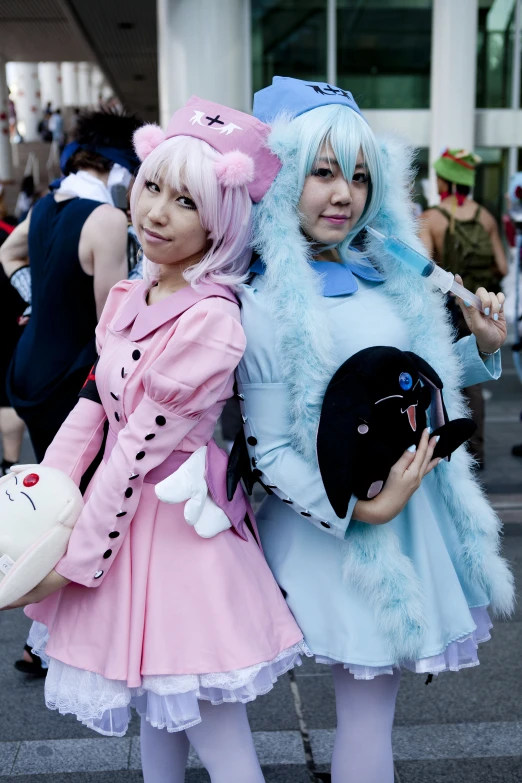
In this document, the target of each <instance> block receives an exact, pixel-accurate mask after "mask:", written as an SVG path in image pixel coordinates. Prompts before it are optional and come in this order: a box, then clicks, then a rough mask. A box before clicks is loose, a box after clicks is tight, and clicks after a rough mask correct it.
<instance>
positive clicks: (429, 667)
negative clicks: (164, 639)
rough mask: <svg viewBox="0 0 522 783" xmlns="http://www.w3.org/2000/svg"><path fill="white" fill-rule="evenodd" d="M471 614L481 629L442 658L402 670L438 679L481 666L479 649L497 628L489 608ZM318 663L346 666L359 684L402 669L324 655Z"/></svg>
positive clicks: (414, 663) (424, 660)
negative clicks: (491, 631) (352, 661)
mask: <svg viewBox="0 0 522 783" xmlns="http://www.w3.org/2000/svg"><path fill="white" fill-rule="evenodd" d="M470 612H471V616H472V617H473V622H474V623H475V625H476V626H477V627H476V629H475V630H474V631H473V632H472V633H470V634H468V635H467V636H463V637H462V638H460V639H455V640H454V641H452V642H450V643H449V644H448V646H447V647H446V649H445V650H443V651H442V652H441V653H439V654H438V655H431V656H430V657H428V658H419V659H418V660H416V661H405V662H404V663H403V664H402V668H404V669H407V670H408V671H410V672H414V673H416V674H434V675H437V674H441V673H442V672H447V671H451V672H458V671H460V669H469V668H471V667H472V666H479V664H480V661H479V659H478V653H477V650H478V646H479V644H481V643H482V642H487V641H489V639H491V634H490V633H489V632H490V630H491V628H492V627H493V623H492V622H491V619H490V617H489V614H488V610H487V608H486V607H485V606H479V607H476V608H473V609H470ZM315 660H316V662H317V663H324V664H326V665H328V666H335V665H338V664H342V665H343V666H344V668H345V669H348V671H349V672H350V674H353V676H354V677H355V679H356V680H373V679H374V677H378V676H379V675H381V674H393V670H394V669H397V668H398V667H397V666H394V665H390V666H364V665H361V664H356V663H344V661H336V660H335V659H333V658H328V657H327V656H324V655H316V656H315Z"/></svg>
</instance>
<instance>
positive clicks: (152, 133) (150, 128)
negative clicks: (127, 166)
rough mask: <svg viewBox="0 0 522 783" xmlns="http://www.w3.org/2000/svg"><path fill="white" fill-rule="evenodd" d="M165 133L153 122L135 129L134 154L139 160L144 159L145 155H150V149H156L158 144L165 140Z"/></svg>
mask: <svg viewBox="0 0 522 783" xmlns="http://www.w3.org/2000/svg"><path fill="white" fill-rule="evenodd" d="M165 138H166V136H165V133H164V132H163V131H162V130H161V128H160V126H159V125H155V124H154V123H148V124H147V125H142V127H141V128H138V130H137V131H134V136H133V139H132V140H133V143H134V149H135V150H136V155H137V156H138V158H139V159H140V160H141V161H144V160H145V158H146V157H147V155H150V153H151V152H152V150H154V149H156V147H157V146H158V144H161V142H162V141H165Z"/></svg>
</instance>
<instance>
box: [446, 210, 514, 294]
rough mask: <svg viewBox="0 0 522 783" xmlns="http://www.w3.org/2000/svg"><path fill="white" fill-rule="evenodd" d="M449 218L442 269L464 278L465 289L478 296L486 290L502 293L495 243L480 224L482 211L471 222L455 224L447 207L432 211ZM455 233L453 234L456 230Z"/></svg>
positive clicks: (476, 213) (455, 221)
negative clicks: (494, 248)
mask: <svg viewBox="0 0 522 783" xmlns="http://www.w3.org/2000/svg"><path fill="white" fill-rule="evenodd" d="M432 208H433V209H436V210H437V211H438V212H441V213H442V214H443V215H444V216H445V217H447V218H448V221H449V225H448V228H447V229H446V233H445V235H444V245H443V249H442V260H441V266H443V267H444V269H447V270H448V271H449V272H451V273H452V274H454V275H455V274H458V275H460V276H461V277H462V280H463V283H464V286H465V288H467V289H469V290H470V291H473V292H475V291H476V290H477V288H479V287H480V286H482V287H483V288H485V289H486V290H487V291H495V292H497V291H499V290H500V285H499V284H500V279H501V275H500V272H499V269H498V267H497V265H496V263H495V255H494V253H493V246H492V244H491V239H490V236H489V234H488V232H487V231H486V229H485V228H484V226H483V225H482V223H481V222H480V220H479V216H480V211H481V209H482V207H480V206H479V207H477V211H476V212H475V214H474V216H473V217H472V218H471V219H470V220H452V216H451V215H450V213H449V212H447V211H446V210H445V209H443V207H438V206H437V207H432ZM452 229H453V230H452Z"/></svg>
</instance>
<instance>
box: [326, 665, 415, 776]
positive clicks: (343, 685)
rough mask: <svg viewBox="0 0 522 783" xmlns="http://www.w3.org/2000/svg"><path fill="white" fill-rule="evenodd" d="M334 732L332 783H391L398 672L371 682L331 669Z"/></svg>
mask: <svg viewBox="0 0 522 783" xmlns="http://www.w3.org/2000/svg"><path fill="white" fill-rule="evenodd" d="M332 674H333V681H334V687H335V700H336V709H337V731H336V734H335V743H334V750H333V756H332V783H393V778H394V774H393V755H392V743H391V733H392V726H393V716H394V713H395V699H396V697H397V691H398V690H399V682H400V670H398V669H394V673H393V674H392V675H390V674H383V675H380V676H379V677H375V678H374V679H373V680H356V679H355V677H354V676H353V674H350V672H349V671H348V670H347V669H344V668H343V667H342V666H332Z"/></svg>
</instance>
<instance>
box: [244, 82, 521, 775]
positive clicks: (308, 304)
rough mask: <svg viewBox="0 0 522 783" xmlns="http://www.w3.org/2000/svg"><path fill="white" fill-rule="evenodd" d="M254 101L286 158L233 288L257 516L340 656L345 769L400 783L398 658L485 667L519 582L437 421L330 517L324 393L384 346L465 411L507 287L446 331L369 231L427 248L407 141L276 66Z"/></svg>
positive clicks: (259, 212)
mask: <svg viewBox="0 0 522 783" xmlns="http://www.w3.org/2000/svg"><path fill="white" fill-rule="evenodd" d="M254 114H255V115H256V116H257V117H258V118H260V119H261V120H263V121H265V122H269V123H272V134H271V136H270V139H269V143H270V147H271V149H272V151H273V152H275V153H276V154H277V155H278V156H279V158H280V159H281V161H282V164H283V165H282V169H281V171H280V172H279V174H278V176H277V178H276V179H275V181H274V183H273V184H272V186H271V188H270V190H269V191H268V192H267V194H266V195H265V196H264V198H263V199H262V200H261V202H260V203H259V204H258V205H256V207H255V218H254V221H255V239H254V242H255V249H256V251H257V253H258V259H257V260H256V262H255V263H254V265H253V266H252V268H251V272H252V276H251V278H250V281H249V283H248V284H246V285H244V286H242V289H241V291H240V297H241V302H242V323H243V327H244V329H245V332H246V335H247V349H246V352H245V354H244V357H243V359H242V361H241V363H240V365H239V368H238V371H237V387H238V396H239V399H240V404H241V409H242V415H243V421H244V423H245V424H244V426H245V435H246V441H247V444H248V456H249V462H250V463H251V464H252V466H253V467H254V471H253V472H254V475H255V477H256V478H257V479H258V480H259V481H260V482H261V483H262V484H263V485H264V487H265V488H266V490H267V492H268V497H267V498H266V499H265V501H264V503H263V504H262V506H261V509H260V511H259V515H258V523H259V530H260V534H261V538H262V543H263V547H264V550H265V554H266V557H267V559H268V562H269V564H270V567H271V568H272V570H273V573H274V574H275V577H276V579H277V581H278V583H279V585H280V587H281V589H282V590H283V592H284V594H285V595H286V599H287V601H288V605H289V606H290V609H291V610H292V612H293V614H294V616H295V617H296V619H297V622H298V624H299V625H300V627H301V629H302V630H303V633H304V636H305V640H306V643H307V645H308V647H309V649H310V651H311V653H312V654H313V655H314V656H315V659H316V660H317V661H318V662H320V663H324V664H327V665H330V666H331V667H332V672H333V676H334V685H335V692H336V700H337V715H338V727H337V735H336V741H335V746H334V754H333V761H332V781H333V783H341V781H342V783H392V781H393V760H392V752H391V727H392V723H393V715H394V707H395V698H396V694H397V690H398V686H399V678H400V669H401V668H402V667H405V668H408V669H410V670H412V671H414V672H420V673H423V674H424V675H426V674H428V675H429V674H438V673H440V672H442V671H447V670H452V671H454V670H458V669H460V668H464V667H468V666H475V665H477V664H478V662H479V661H478V656H477V646H478V643H479V642H483V641H486V640H487V639H488V638H489V629H490V627H491V623H490V620H489V615H488V607H490V608H491V609H492V610H493V611H496V612H497V613H499V614H501V615H505V614H509V612H510V611H511V610H512V605H513V582H512V576H511V573H510V571H509V569H508V567H507V565H506V563H505V562H504V560H503V559H502V558H501V557H500V555H499V538H498V533H499V526H500V523H499V520H498V519H497V517H496V516H495V514H494V512H493V510H492V509H491V507H490V506H489V505H488V503H487V501H486V499H485V498H484V496H483V494H482V491H481V489H480V487H479V486H478V484H477V482H476V481H475V478H474V476H473V473H472V470H471V464H470V458H469V456H468V454H467V453H466V451H465V449H464V448H460V449H458V450H457V451H456V452H455V453H454V454H453V455H452V459H451V461H450V462H449V461H442V460H440V459H434V458H433V452H434V448H435V446H436V440H437V439H436V438H435V437H431V439H430V434H429V431H428V430H425V431H424V432H423V434H422V438H421V439H420V442H419V444H418V446H417V449H416V450H409V451H406V452H405V453H404V454H403V455H402V457H401V458H400V459H399V461H398V462H397V463H396V464H395V465H394V467H393V468H392V470H391V472H390V475H389V478H388V479H387V481H386V483H385V484H384V487H383V488H382V491H380V492H379V493H378V494H377V495H376V496H375V497H372V496H371V494H370V496H369V497H366V498H358V497H356V496H352V498H351V499H350V501H349V504H348V511H347V513H346V515H345V517H344V518H342V517H340V516H338V515H337V514H336V513H335V511H334V510H333V508H332V506H331V504H330V502H329V501H328V498H327V495H326V492H325V487H324V484H323V481H322V479H321V474H320V470H319V465H318V460H317V454H316V436H317V429H318V424H319V418H320V414H321V406H322V402H323V398H324V394H325V390H326V388H327V386H328V383H329V381H330V379H331V378H332V376H333V374H334V373H335V372H336V370H337V368H339V367H340V365H342V364H343V363H344V362H345V361H346V360H347V359H348V358H349V357H351V356H353V355H354V354H355V353H357V352H358V351H360V350H362V349H365V348H369V347H372V346H392V347H395V348H399V349H400V350H402V351H413V352H415V353H416V354H418V355H420V357H422V359H424V360H425V361H426V362H428V363H429V364H430V365H431V366H432V368H434V369H435V371H436V373H438V375H439V376H440V378H441V379H442V381H443V384H444V399H445V403H446V406H447V410H448V413H449V417H450V418H451V419H454V418H457V417H459V416H463V415H465V408H464V405H463V403H462V400H461V396H460V392H459V388H461V387H462V386H468V385H470V384H473V383H478V382H482V381H486V380H491V379H495V378H498V377H499V375H500V355H499V349H500V346H501V345H502V343H503V342H504V340H505V335H506V328H505V318H504V315H503V312H502V304H503V296H502V294H500V295H499V296H498V297H497V296H495V295H494V294H490V293H488V292H487V291H485V290H483V289H479V291H478V292H477V293H478V295H479V296H480V298H481V300H482V303H483V307H484V308H485V313H486V314H485V315H483V314H481V313H480V312H479V311H478V310H475V309H474V308H472V307H466V306H465V305H464V303H463V304H462V308H463V311H465V317H466V319H467V320H468V322H469V324H470V328H471V331H472V332H473V334H472V335H471V336H470V337H467V338H464V339H462V340H460V341H459V342H457V343H454V342H453V339H452V333H451V329H450V326H449V324H448V322H447V317H446V313H445V307H444V300H443V297H442V296H441V295H440V294H439V293H435V292H434V291H431V290H430V289H428V288H427V285H426V282H425V281H424V280H423V279H422V278H421V277H420V276H419V277H418V278H417V277H413V276H412V273H411V272H410V271H408V269H406V267H404V268H403V267H402V266H401V265H400V264H399V263H398V262H397V261H395V260H394V259H393V258H391V256H389V255H387V254H386V253H385V252H384V250H383V248H382V246H381V245H380V244H378V243H377V244H376V243H375V240H372V239H371V238H370V237H369V236H368V235H367V234H366V232H365V231H364V228H365V226H366V225H368V224H371V225H372V226H373V227H374V228H375V229H377V230H378V231H380V232H382V233H383V234H385V235H394V236H396V237H399V238H400V239H402V240H403V241H405V242H407V243H408V244H409V245H410V246H412V247H414V248H416V249H418V250H422V246H421V245H420V243H419V240H418V239H417V236H416V232H415V225H414V218H413V211H412V209H411V204H410V201H409V191H408V185H409V180H410V177H411V157H412V153H411V150H409V149H407V148H405V146H404V145H403V144H402V143H401V142H400V141H398V140H395V139H388V140H387V141H382V142H379V141H378V140H377V139H376V138H375V136H374V134H373V133H372V131H371V129H370V127H369V126H368V124H367V122H366V120H365V119H364V117H363V116H362V115H361V112H360V110H359V108H358V106H357V105H356V103H355V101H354V100H353V98H352V96H351V94H350V93H349V92H347V91H345V90H341V89H340V88H337V87H333V86H331V85H329V84H321V83H311V82H302V81H299V80H297V79H289V78H280V77H276V78H275V79H274V82H273V84H272V85H271V86H270V87H268V88H266V89H264V90H261V92H259V93H257V95H256V97H255V103H254ZM332 448H336V449H339V443H338V442H337V443H335V444H334V443H332Z"/></svg>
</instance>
